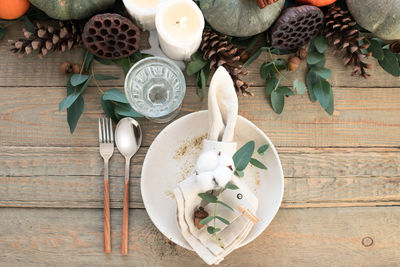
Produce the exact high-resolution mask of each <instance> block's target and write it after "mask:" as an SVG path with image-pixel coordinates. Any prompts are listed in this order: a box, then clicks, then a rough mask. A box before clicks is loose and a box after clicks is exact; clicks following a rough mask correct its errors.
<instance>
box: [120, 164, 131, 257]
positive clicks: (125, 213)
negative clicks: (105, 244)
mask: <svg viewBox="0 0 400 267" xmlns="http://www.w3.org/2000/svg"><path fill="white" fill-rule="evenodd" d="M129 164H130V159H127V160H126V165H125V184H124V207H123V210H122V233H121V254H122V255H128V218H129Z"/></svg>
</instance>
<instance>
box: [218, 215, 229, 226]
mask: <svg viewBox="0 0 400 267" xmlns="http://www.w3.org/2000/svg"><path fill="white" fill-rule="evenodd" d="M215 218H217V219H218V220H220V221H221V222H223V223H224V224H226V225H229V224H230V222H229V221H228V220H227V219H225V218H222V217H221V216H215Z"/></svg>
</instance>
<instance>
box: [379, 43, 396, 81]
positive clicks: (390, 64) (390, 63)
mask: <svg viewBox="0 0 400 267" xmlns="http://www.w3.org/2000/svg"><path fill="white" fill-rule="evenodd" d="M383 55H384V58H383V60H378V62H379V65H381V67H382V68H383V69H384V70H385V71H386V72H388V73H390V74H392V75H393V76H396V77H397V76H400V64H399V60H398V59H397V57H396V55H395V54H394V53H393V52H392V51H390V50H389V49H383Z"/></svg>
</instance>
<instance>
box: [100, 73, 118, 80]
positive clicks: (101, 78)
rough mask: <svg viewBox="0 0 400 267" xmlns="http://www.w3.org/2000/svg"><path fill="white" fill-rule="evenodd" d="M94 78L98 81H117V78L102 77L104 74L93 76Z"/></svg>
mask: <svg viewBox="0 0 400 267" xmlns="http://www.w3.org/2000/svg"><path fill="white" fill-rule="evenodd" d="M94 78H95V79H96V80H99V81H106V80H118V79H119V77H116V76H110V75H104V74H94Z"/></svg>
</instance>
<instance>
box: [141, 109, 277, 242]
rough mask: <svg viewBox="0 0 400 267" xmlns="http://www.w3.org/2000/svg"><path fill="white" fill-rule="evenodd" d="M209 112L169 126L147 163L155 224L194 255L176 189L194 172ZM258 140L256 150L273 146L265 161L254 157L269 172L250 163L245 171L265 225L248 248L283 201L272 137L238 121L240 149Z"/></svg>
mask: <svg viewBox="0 0 400 267" xmlns="http://www.w3.org/2000/svg"><path fill="white" fill-rule="evenodd" d="M207 113H208V111H199V112H194V113H191V114H189V115H186V116H184V117H182V118H180V119H178V120H176V121H174V122H173V123H171V124H170V125H168V126H167V127H166V128H165V129H164V130H162V131H161V132H160V134H159V135H158V136H157V137H156V139H155V140H154V142H153V143H152V144H151V146H150V148H149V151H148V152H147V155H146V158H145V160H144V163H143V169H142V176H141V192H142V198H143V202H144V205H145V208H146V210H147V213H148V214H149V217H150V219H151V220H152V221H153V223H154V225H155V226H156V227H157V228H158V229H159V230H160V231H161V233H163V234H164V235H165V236H166V237H167V238H169V239H170V240H171V241H173V242H174V243H176V244H178V245H180V246H182V247H184V248H187V249H189V250H191V247H190V246H189V244H188V243H187V242H186V240H185V239H184V238H183V236H182V235H181V233H180V230H179V228H178V224H177V219H176V202H175V199H174V195H173V190H174V189H175V187H176V185H177V184H178V183H179V182H180V181H182V180H183V179H185V178H186V177H188V176H189V175H190V174H191V173H192V172H193V170H194V165H195V163H196V160H197V157H198V156H199V154H200V152H201V148H202V145H201V144H202V140H203V139H204V138H205V137H206V136H207V131H208V114H207ZM251 140H254V141H255V142H256V149H257V148H258V147H259V146H261V145H264V144H266V143H268V144H269V145H270V147H269V149H268V150H267V151H266V152H265V154H264V155H263V156H260V155H256V154H255V155H254V157H256V158H257V159H258V160H260V161H261V162H263V163H264V164H265V165H266V166H267V167H268V170H261V169H258V168H255V167H253V166H251V165H250V164H249V166H248V167H247V168H246V169H245V177H244V178H242V179H244V180H245V181H246V183H247V184H248V186H249V187H250V188H251V189H252V190H253V191H254V192H255V195H256V196H257V198H258V200H259V206H258V210H257V216H258V217H259V218H260V221H259V222H258V223H257V224H256V225H255V226H254V227H253V229H252V230H251V232H250V234H249V235H248V236H247V238H246V239H245V240H244V242H243V243H242V244H241V246H244V245H246V244H248V243H249V242H251V241H252V240H254V239H255V238H256V237H257V236H259V235H260V234H261V233H262V232H263V231H264V230H265V229H266V228H267V226H268V225H269V224H270V223H271V221H272V219H273V218H274V217H275V214H276V213H277V211H278V209H279V207H280V205H281V202H282V196H283V187H284V181H283V179H284V178H283V171H282V166H281V162H280V160H279V156H278V153H277V152H276V150H275V147H274V146H273V144H272V143H271V141H270V140H269V138H268V137H267V136H266V135H265V134H264V132H263V131H261V130H260V129H259V128H257V126H255V125H254V124H253V123H252V122H250V121H249V120H247V119H245V118H243V117H241V116H239V117H238V121H237V124H236V128H235V138H234V141H235V142H237V143H238V149H239V148H240V147H241V146H242V145H244V144H245V143H247V142H248V141H251Z"/></svg>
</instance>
